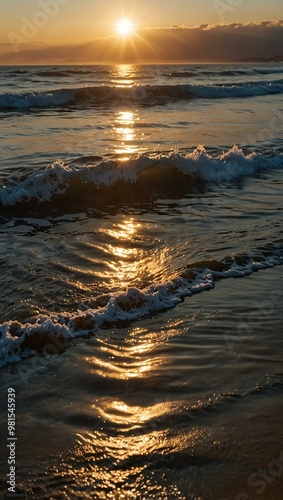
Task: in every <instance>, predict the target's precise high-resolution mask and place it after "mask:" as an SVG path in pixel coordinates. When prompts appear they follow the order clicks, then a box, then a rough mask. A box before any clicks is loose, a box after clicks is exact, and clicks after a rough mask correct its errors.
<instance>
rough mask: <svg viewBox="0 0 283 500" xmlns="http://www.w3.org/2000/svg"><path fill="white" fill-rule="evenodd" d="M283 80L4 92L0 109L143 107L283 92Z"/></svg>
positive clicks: (0, 98)
mask: <svg viewBox="0 0 283 500" xmlns="http://www.w3.org/2000/svg"><path fill="white" fill-rule="evenodd" d="M282 93H283V80H275V81H273V82H268V81H260V82H244V83H234V84H223V85H222V84H215V85H212V84H205V85H200V84H198V85H189V84H184V85H136V86H133V87H111V86H94V87H82V88H77V89H59V90H50V91H47V92H26V93H12V92H8V93H2V94H1V95H0V109H2V110H9V109H16V110H28V109H32V108H49V107H55V106H80V105H85V104H88V105H93V106H101V105H111V104H113V103H115V102H135V103H139V104H140V105H144V106H151V105H155V104H166V103H168V102H170V101H178V100H189V99H193V98H195V99H196V98H204V99H214V98H218V99H222V98H233V97H239V98H240V97H253V96H263V95H269V94H282Z"/></svg>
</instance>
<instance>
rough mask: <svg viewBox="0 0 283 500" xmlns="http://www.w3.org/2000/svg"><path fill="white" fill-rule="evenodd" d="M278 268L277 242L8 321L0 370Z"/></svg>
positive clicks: (0, 330)
mask: <svg viewBox="0 0 283 500" xmlns="http://www.w3.org/2000/svg"><path fill="white" fill-rule="evenodd" d="M280 264H283V244H282V241H280V242H276V243H273V244H269V245H267V246H266V247H265V248H263V249H261V250H258V251H257V252H256V253H255V254H254V255H245V254H243V255H238V256H229V257H227V258H226V259H224V260H222V261H202V262H198V263H195V264H193V265H189V266H187V267H186V268H185V269H184V270H183V272H181V274H180V275H178V276H176V277H175V278H173V279H172V280H170V281H167V282H164V283H156V284H153V285H151V286H149V287H148V288H145V289H142V290H140V289H138V288H134V287H132V288H129V289H127V290H126V291H125V292H117V293H113V294H108V295H103V296H100V297H96V298H94V299H90V300H89V301H87V302H85V303H83V304H81V306H80V308H79V309H78V310H77V311H76V312H74V313H68V312H62V313H60V314H50V315H39V316H37V317H36V318H34V319H33V320H32V321H30V322H29V323H25V324H23V323H20V322H18V321H7V322H5V323H3V324H1V325H0V367H3V366H5V365H7V364H9V363H16V362H19V361H20V360H21V359H23V358H25V357H28V356H31V355H34V354H35V353H38V354H40V355H45V354H58V353H59V352H61V351H63V350H64V349H65V348H66V346H67V345H68V343H69V342H70V341H71V340H72V339H75V338H77V337H85V336H89V335H91V334H94V333H96V332H97V331H99V330H100V329H102V328H103V329H105V328H113V327H114V326H122V325H125V323H126V324H128V323H129V322H132V321H135V320H138V319H141V318H144V317H147V316H149V315H151V314H153V313H156V312H161V311H163V310H168V309H170V308H173V307H175V306H176V305H177V304H179V303H180V302H182V301H183V300H184V298H185V297H190V296H192V295H194V294H196V293H200V292H202V291H205V290H210V289H212V288H214V286H215V283H216V281H217V280H220V279H224V278H230V277H237V278H238V277H244V276H247V275H250V274H251V273H253V272H254V271H258V270H260V269H266V268H270V267H274V266H275V265H280ZM280 298H281V296H280ZM278 300H279V299H278Z"/></svg>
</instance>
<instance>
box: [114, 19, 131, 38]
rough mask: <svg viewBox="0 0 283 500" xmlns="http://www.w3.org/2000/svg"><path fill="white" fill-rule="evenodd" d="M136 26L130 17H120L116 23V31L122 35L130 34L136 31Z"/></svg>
mask: <svg viewBox="0 0 283 500" xmlns="http://www.w3.org/2000/svg"><path fill="white" fill-rule="evenodd" d="M134 29H135V26H134V23H133V21H131V20H130V19H120V21H118V22H117V25H116V31H117V33H118V35H120V36H129V35H131V34H132V33H133V32H134Z"/></svg>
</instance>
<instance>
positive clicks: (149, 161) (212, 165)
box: [0, 146, 283, 206]
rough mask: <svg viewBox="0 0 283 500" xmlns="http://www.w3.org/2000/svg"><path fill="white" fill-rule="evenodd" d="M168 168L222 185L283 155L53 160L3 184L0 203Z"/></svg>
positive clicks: (281, 162) (276, 164)
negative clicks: (78, 163) (93, 161)
mask: <svg viewBox="0 0 283 500" xmlns="http://www.w3.org/2000/svg"><path fill="white" fill-rule="evenodd" d="M169 167H170V168H173V169H175V170H176V171H178V172H180V173H182V174H184V175H185V176H190V177H191V178H195V179H201V180H203V181H206V182H215V183H222V182H231V181H233V180H235V179H238V178H241V177H245V176H252V175H254V174H255V173H258V172H262V171H266V170H271V169H275V168H282V167H283V155H282V154H281V153H278V154H273V155H272V156H266V155H263V154H259V153H255V152H254V153H250V154H247V155H245V154H244V152H243V151H242V149H240V148H238V147H237V146H234V147H233V148H232V149H230V150H229V151H228V152H225V153H222V154H221V155H217V156H212V155H210V154H209V153H208V152H207V151H206V150H205V148H204V147H203V146H199V147H198V148H197V149H196V150H195V151H193V152H192V153H189V154H187V155H182V154H180V153H176V152H172V153H170V154H158V155H147V154H143V155H139V156H137V157H135V158H132V159H129V160H127V161H119V160H108V161H104V162H101V163H99V164H97V165H87V166H84V167H79V166H76V165H65V164H64V163H63V162H61V161H56V162H55V163H54V164H53V165H52V166H50V167H48V168H46V169H45V170H40V171H38V172H36V173H34V174H31V175H29V176H28V177H27V178H25V179H23V180H18V181H15V180H9V179H7V180H5V181H2V183H0V203H1V204H2V205H3V206H13V205H16V204H18V203H23V202H25V203H26V202H29V201H31V200H36V201H37V202H48V201H51V200H52V198H53V197H54V196H63V195H64V194H65V193H66V191H67V190H68V188H69V187H70V185H71V184H74V183H75V184H77V185H78V189H80V188H81V186H82V185H89V186H93V187H94V188H97V189H99V188H100V187H102V186H108V187H110V186H114V185H115V184H117V183H118V182H125V183H137V182H139V179H141V178H142V177H143V174H144V173H145V172H147V171H154V172H155V174H156V173H157V174H158V173H159V172H160V175H162V172H163V171H164V169H166V168H169ZM160 178H161V177H160ZM172 180H174V179H172ZM148 182H150V176H149V177H148Z"/></svg>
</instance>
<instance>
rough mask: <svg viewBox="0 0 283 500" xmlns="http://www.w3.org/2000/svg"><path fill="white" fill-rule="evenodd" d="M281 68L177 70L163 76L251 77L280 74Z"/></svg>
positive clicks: (282, 70)
mask: <svg viewBox="0 0 283 500" xmlns="http://www.w3.org/2000/svg"><path fill="white" fill-rule="evenodd" d="M282 73H283V68H266V69H257V68H253V69H238V68H234V69H225V70H220V71H219V70H217V69H214V70H199V69H198V70H190V71H188V70H179V71H171V72H169V73H165V74H164V76H168V77H174V78H191V77H197V76H215V77H219V76H252V75H274V74H282Z"/></svg>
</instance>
